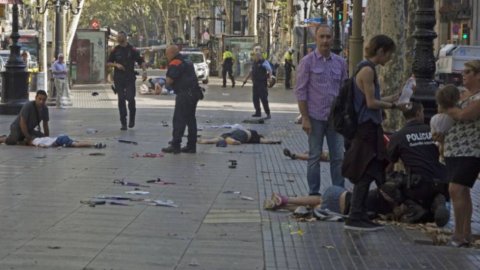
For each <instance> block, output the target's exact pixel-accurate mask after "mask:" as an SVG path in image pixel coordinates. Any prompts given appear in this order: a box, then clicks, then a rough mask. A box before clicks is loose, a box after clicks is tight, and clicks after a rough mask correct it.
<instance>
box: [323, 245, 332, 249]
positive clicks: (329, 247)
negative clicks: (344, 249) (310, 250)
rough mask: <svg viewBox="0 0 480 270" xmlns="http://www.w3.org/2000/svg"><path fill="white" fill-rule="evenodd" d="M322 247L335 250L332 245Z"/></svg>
mask: <svg viewBox="0 0 480 270" xmlns="http://www.w3.org/2000/svg"><path fill="white" fill-rule="evenodd" d="M322 247H323V248H326V249H335V247H334V246H330V245H323V246H322Z"/></svg>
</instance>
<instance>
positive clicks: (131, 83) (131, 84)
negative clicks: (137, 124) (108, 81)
mask: <svg viewBox="0 0 480 270" xmlns="http://www.w3.org/2000/svg"><path fill="white" fill-rule="evenodd" d="M115 89H116V90H117V96H118V111H119V112H120V123H121V124H122V126H125V125H127V104H126V102H127V101H128V111H129V112H130V121H135V113H136V112H137V107H136V103H135V92H136V91H135V80H125V81H115Z"/></svg>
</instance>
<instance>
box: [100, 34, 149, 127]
mask: <svg viewBox="0 0 480 270" xmlns="http://www.w3.org/2000/svg"><path fill="white" fill-rule="evenodd" d="M117 42H118V45H117V46H115V48H114V49H113V51H112V52H111V53H110V56H109V57H108V62H107V66H108V67H113V68H115V71H114V74H113V82H114V84H115V87H114V89H115V92H116V94H117V96H118V110H119V112H120V123H121V125H122V128H121V130H127V106H126V101H128V110H129V112H130V117H129V121H128V127H129V128H133V127H134V126H135V112H136V106H135V93H136V91H135V80H136V74H135V62H137V63H138V65H141V66H142V69H143V74H142V77H143V80H146V78H147V73H146V65H145V62H144V60H143V58H142V57H141V56H140V53H139V51H137V49H135V48H134V47H133V46H132V45H130V44H129V43H128V42H127V34H126V33H125V32H123V31H120V32H119V33H118V36H117Z"/></svg>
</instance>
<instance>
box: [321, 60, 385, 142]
mask: <svg viewBox="0 0 480 270" xmlns="http://www.w3.org/2000/svg"><path fill="white" fill-rule="evenodd" d="M365 66H370V67H372V68H373V70H374V71H375V65H374V64H373V63H371V62H368V61H362V62H360V64H358V66H357V70H356V71H355V75H357V73H358V71H360V69H362V68H363V67H365ZM355 75H353V76H352V77H350V78H348V79H346V80H345V81H343V83H342V86H341V87H340V91H339V93H338V96H337V97H336V98H335V100H334V101H333V104H332V107H331V109H330V117H329V122H330V125H332V127H333V129H334V130H335V131H336V132H338V133H340V134H341V135H343V137H344V138H345V139H347V140H352V139H353V137H354V136H355V133H356V132H357V126H358V118H357V112H356V111H355V105H354V103H353V100H354V96H355V93H354V83H355ZM375 80H377V73H376V72H375Z"/></svg>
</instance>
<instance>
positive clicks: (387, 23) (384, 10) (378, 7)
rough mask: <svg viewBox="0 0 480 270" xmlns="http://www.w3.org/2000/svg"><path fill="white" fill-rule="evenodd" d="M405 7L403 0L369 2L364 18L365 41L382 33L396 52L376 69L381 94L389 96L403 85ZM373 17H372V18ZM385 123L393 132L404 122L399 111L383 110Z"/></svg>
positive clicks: (370, 0) (387, 128)
mask: <svg viewBox="0 0 480 270" xmlns="http://www.w3.org/2000/svg"><path fill="white" fill-rule="evenodd" d="M404 7H405V5H404V1H391V0H369V1H368V4H367V14H366V19H365V28H364V29H365V37H366V42H368V41H369V40H370V39H371V38H372V37H373V36H375V35H377V34H379V33H382V34H385V35H387V36H389V37H390V38H392V39H393V40H394V41H395V44H396V45H397V49H396V51H395V53H394V54H393V57H392V60H391V61H390V62H389V63H387V64H386V65H385V66H384V67H381V68H379V69H378V71H379V72H378V75H379V81H380V85H381V89H382V95H392V94H396V93H398V92H399V91H401V88H402V86H403V82H404V76H403V74H404V68H403V67H404V55H405V49H404V48H405V31H404V28H405V12H404V11H405V8H404ZM371 14H374V15H371ZM386 114H387V117H386V119H385V121H384V128H385V129H386V130H392V131H393V130H396V129H398V128H399V127H400V126H401V124H402V123H403V117H402V116H401V114H400V112H399V111H396V110H394V111H392V110H386Z"/></svg>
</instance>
